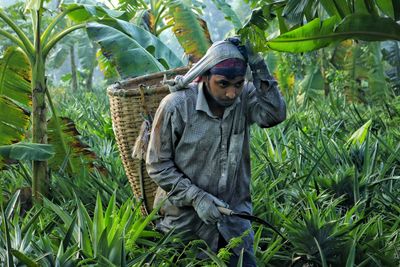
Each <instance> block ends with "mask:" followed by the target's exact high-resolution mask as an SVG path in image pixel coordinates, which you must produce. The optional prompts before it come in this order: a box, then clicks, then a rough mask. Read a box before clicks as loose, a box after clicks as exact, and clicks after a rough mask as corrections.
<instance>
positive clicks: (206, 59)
mask: <svg viewBox="0 0 400 267" xmlns="http://www.w3.org/2000/svg"><path fill="white" fill-rule="evenodd" d="M227 59H240V60H241V61H243V62H246V61H245V59H244V57H243V56H242V54H241V53H240V52H239V50H238V49H237V47H236V46H235V45H233V44H232V43H231V42H228V41H218V42H215V43H214V44H213V45H212V46H211V47H210V48H209V49H208V50H207V53H206V54H205V55H204V56H203V57H202V58H201V59H200V60H199V61H198V62H197V63H196V64H195V65H194V66H193V67H192V68H191V69H190V70H189V71H188V72H187V73H186V74H185V75H184V76H181V75H178V76H176V77H175V79H174V80H166V81H164V84H167V85H168V87H169V90H170V91H171V92H174V91H178V90H181V89H183V88H186V87H187V85H188V84H189V83H191V82H192V81H193V80H194V79H195V78H196V77H198V76H201V75H203V74H204V73H205V72H207V71H208V70H210V69H211V68H212V67H214V66H215V65H217V64H218V63H220V62H222V61H225V60H227Z"/></svg>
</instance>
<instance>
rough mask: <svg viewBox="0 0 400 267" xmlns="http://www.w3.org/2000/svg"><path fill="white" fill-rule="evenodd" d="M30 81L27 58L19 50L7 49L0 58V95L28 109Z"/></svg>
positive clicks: (15, 48) (29, 104)
mask: <svg viewBox="0 0 400 267" xmlns="http://www.w3.org/2000/svg"><path fill="white" fill-rule="evenodd" d="M30 81H31V70H30V63H29V60H28V58H27V57H26V56H25V54H24V53H23V52H22V50H21V49H20V48H17V47H9V48H8V49H7V50H6V51H5V53H4V55H3V57H1V58H0V95H3V96H6V97H8V98H9V99H12V100H13V101H14V102H17V103H16V104H17V105H20V106H22V107H24V108H28V107H30V106H31V99H32V97H31V86H30ZM2 111H3V110H2Z"/></svg>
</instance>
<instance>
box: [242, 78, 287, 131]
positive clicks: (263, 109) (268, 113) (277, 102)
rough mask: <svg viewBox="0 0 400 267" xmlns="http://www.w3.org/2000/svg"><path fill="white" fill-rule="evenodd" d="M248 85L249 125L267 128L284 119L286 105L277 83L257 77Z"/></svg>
mask: <svg viewBox="0 0 400 267" xmlns="http://www.w3.org/2000/svg"><path fill="white" fill-rule="evenodd" d="M257 76H258V75H257V74H254V73H253V77H254V78H253V82H249V83H248V95H247V101H248V102H247V116H248V119H249V121H250V123H251V124H253V123H257V124H258V125H259V126H260V127H262V128H269V127H272V126H275V125H277V124H279V123H280V122H282V121H284V120H285V119H286V103H285V101H284V99H283V97H282V95H281V92H280V91H279V87H278V83H277V82H276V80H275V79H274V78H273V77H272V76H270V75H267V76H265V75H264V76H263V77H257Z"/></svg>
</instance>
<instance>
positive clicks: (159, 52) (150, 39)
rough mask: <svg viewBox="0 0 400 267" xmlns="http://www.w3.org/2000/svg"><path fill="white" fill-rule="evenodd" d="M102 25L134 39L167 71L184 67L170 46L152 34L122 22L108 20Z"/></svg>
mask: <svg viewBox="0 0 400 267" xmlns="http://www.w3.org/2000/svg"><path fill="white" fill-rule="evenodd" d="M102 23H104V24H106V25H108V26H110V27H112V28H114V29H118V30H120V31H121V32H123V33H125V34H127V35H128V36H130V37H132V38H133V39H134V40H135V41H136V42H138V43H139V45H140V46H142V47H143V48H145V49H146V50H147V51H148V52H150V54H151V55H152V56H154V57H155V58H156V59H157V60H158V61H159V62H160V63H161V64H162V65H163V66H164V68H165V69H173V68H177V67H182V66H183V65H184V64H183V62H182V61H181V60H180V59H179V58H178V57H177V56H176V55H175V53H174V52H173V51H172V50H171V49H170V48H169V47H168V46H166V45H165V44H164V43H163V42H162V41H161V40H160V39H159V38H157V37H156V36H155V35H153V34H151V33H150V32H148V31H146V30H143V29H142V28H140V27H138V26H136V25H134V24H132V23H129V22H126V21H122V20H108V21H104V22H102Z"/></svg>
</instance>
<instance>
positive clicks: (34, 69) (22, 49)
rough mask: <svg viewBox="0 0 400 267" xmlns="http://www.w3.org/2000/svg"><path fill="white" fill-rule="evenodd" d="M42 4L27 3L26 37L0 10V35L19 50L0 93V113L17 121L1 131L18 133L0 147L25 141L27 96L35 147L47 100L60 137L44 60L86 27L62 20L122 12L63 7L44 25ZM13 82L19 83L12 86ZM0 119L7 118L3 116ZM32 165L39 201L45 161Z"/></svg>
mask: <svg viewBox="0 0 400 267" xmlns="http://www.w3.org/2000/svg"><path fill="white" fill-rule="evenodd" d="M43 4H44V1H43V0H31V1H27V3H26V8H25V12H26V13H29V14H30V16H31V22H32V29H31V36H29V35H27V34H26V33H25V32H24V30H23V29H22V28H21V27H20V26H19V25H17V24H16V23H15V22H14V21H13V20H12V19H11V17H9V16H8V15H7V14H6V12H5V11H3V10H1V9H0V19H1V20H2V21H3V22H4V23H5V24H6V25H7V26H8V27H7V28H6V29H0V35H2V36H4V37H6V38H7V39H8V40H10V41H11V42H13V43H14V44H15V45H16V47H18V48H17V49H13V53H12V55H11V56H10V58H11V59H14V60H11V61H7V62H5V63H3V64H5V68H4V71H3V72H2V73H1V74H2V77H1V78H2V79H1V84H0V85H1V86H0V88H1V89H0V93H1V104H2V105H3V106H5V109H2V110H6V113H8V112H9V111H13V112H14V113H15V117H18V118H19V120H18V123H19V124H18V126H17V127H16V126H15V125H14V121H11V122H9V123H6V124H4V122H3V120H2V126H1V127H2V128H4V129H7V127H9V128H12V129H14V128H15V129H18V130H19V133H20V134H18V135H15V134H14V133H12V132H11V131H10V130H9V131H8V132H4V133H5V134H9V135H10V136H11V138H8V139H7V138H6V137H7V136H4V137H3V138H2V139H1V140H2V141H4V142H3V143H1V144H0V145H8V144H10V143H15V142H17V141H19V140H21V139H23V138H24V136H23V130H20V129H21V128H24V127H26V125H27V121H28V120H29V117H28V118H27V114H29V112H30V111H29V109H30V107H29V106H30V97H31V98H32V102H31V104H32V108H31V110H32V113H31V120H32V134H31V136H32V142H33V143H38V144H46V143H47V105H46V98H47V100H48V103H49V105H50V108H51V111H52V115H53V119H54V120H56V123H55V125H56V132H58V134H59V136H62V130H61V127H60V123H59V121H58V117H57V114H56V110H55V108H54V106H53V104H52V101H51V97H50V94H49V91H48V88H47V84H46V68H45V66H46V60H47V56H48V55H49V52H50V50H51V49H52V48H53V47H54V46H55V45H56V44H57V43H58V42H59V41H60V40H61V39H62V38H63V37H65V36H67V35H68V34H70V33H71V32H73V31H75V30H77V29H81V28H84V27H85V26H86V24H85V23H84V22H82V23H78V24H73V25H71V26H69V27H65V26H63V24H62V22H63V20H64V19H65V17H66V16H67V15H68V14H72V13H73V14H75V16H80V17H83V18H84V20H82V21H88V20H90V19H92V20H93V19H94V18H96V17H99V16H102V17H105V16H110V17H111V16H114V17H121V16H122V15H123V13H121V12H115V11H114V12H113V11H109V10H107V9H105V8H103V7H101V6H85V5H70V6H66V7H65V8H64V10H63V11H62V12H60V13H59V14H58V15H57V16H55V17H54V18H53V19H52V20H51V21H50V22H49V23H47V24H45V23H44V22H45V20H44V18H45V16H44V14H43V13H44V12H45V9H44V7H43ZM10 53H11V52H10ZM16 58H19V60H16ZM8 72H11V73H12V75H9V74H7V73H8ZM15 81H20V82H19V83H17V84H14V82H15ZM27 82H28V83H29V82H30V92H29V93H28V92H27V90H26V83H27ZM21 94H22V95H24V96H23V99H22V100H21V99H19V98H18V97H20V96H19V95H21ZM20 98H21V97H20ZM4 103H5V104H4ZM27 106H28V107H27ZM27 110H28V111H27ZM2 113H3V112H2ZM3 114H4V113H3ZM24 114H25V116H24ZM3 117H6V116H5V115H3ZM2 136H3V132H2ZM60 141H61V145H62V147H63V150H64V152H65V153H66V154H68V153H67V151H68V149H67V145H66V143H65V142H64V141H63V139H62V138H60ZM70 164H71V163H70ZM32 166H33V167H32V168H33V170H32V173H33V175H32V189H33V190H32V191H33V195H34V197H35V199H36V200H40V199H41V196H42V195H43V194H46V192H47V190H48V183H49V172H48V166H47V161H46V160H42V161H37V160H35V161H33V164H32Z"/></svg>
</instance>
